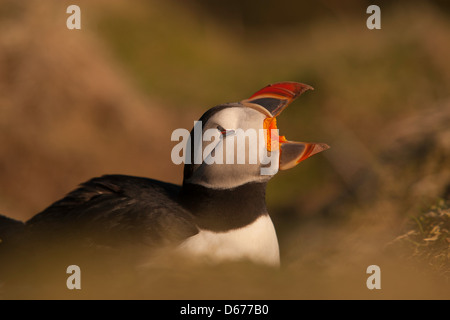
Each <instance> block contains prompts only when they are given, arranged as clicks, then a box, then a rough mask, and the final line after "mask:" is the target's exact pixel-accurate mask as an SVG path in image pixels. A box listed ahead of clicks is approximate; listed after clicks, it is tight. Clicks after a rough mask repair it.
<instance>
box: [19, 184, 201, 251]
mask: <svg viewBox="0 0 450 320" xmlns="http://www.w3.org/2000/svg"><path fill="white" fill-rule="evenodd" d="M179 190H180V186H177V185H174V184H170V183H165V182H161V181H157V180H152V179H146V178H139V177H132V176H123V175H107V176H102V177H100V178H94V179H92V180H89V181H87V182H85V183H83V184H82V185H81V186H80V187H79V188H78V189H76V190H74V191H72V192H71V193H69V194H68V195H67V196H66V197H64V198H63V199H61V200H59V201H57V202H55V203H54V204H52V205H51V206H50V207H48V208H47V209H45V210H44V211H42V212H40V213H38V214H37V215H35V216H34V217H33V218H31V219H30V220H29V221H27V223H26V225H27V228H28V229H29V231H30V233H31V235H34V236H36V235H39V236H41V237H45V238H47V239H54V240H57V239H58V237H61V236H64V237H65V239H69V240H74V241H77V242H78V241H80V242H81V241H86V240H87V241H89V242H90V243H91V244H94V245H112V246H115V245H129V244H137V243H141V244H146V245H149V246H161V245H166V244H172V243H177V242H180V241H183V240H184V239H186V238H188V237H190V236H192V235H195V234H196V233H198V229H197V227H196V225H195V224H194V222H193V217H192V215H191V214H190V213H189V212H188V211H187V210H185V209H184V208H183V207H182V206H181V205H179V204H178V202H177V196H178V193H179Z"/></svg>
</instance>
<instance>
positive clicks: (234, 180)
mask: <svg viewBox="0 0 450 320" xmlns="http://www.w3.org/2000/svg"><path fill="white" fill-rule="evenodd" d="M308 90H313V88H312V87H311V86H309V85H306V84H302V83H298V82H280V83H275V84H272V85H268V86H266V87H264V88H262V89H261V90H259V91H257V92H256V93H254V94H253V95H251V96H250V97H249V98H247V99H244V100H241V101H239V102H234V103H225V104H221V105H218V106H215V107H213V108H211V109H209V110H207V111H206V112H205V113H204V114H203V115H202V116H201V118H200V119H199V121H198V122H195V124H196V125H194V129H192V130H191V131H190V135H189V139H188V141H187V146H188V147H192V148H186V150H187V152H186V154H185V155H184V156H185V163H184V172H183V183H182V185H177V184H172V183H168V182H163V181H158V180H154V179H150V178H143V177H136V176H128V175H119V174H115V175H103V176H100V177H96V178H93V179H91V180H89V181H87V182H84V183H82V184H81V185H79V187H78V188H76V189H75V190H73V191H71V192H70V193H68V194H67V195H66V196H65V197H63V198H62V199H60V200H58V201H56V202H54V203H53V204H51V205H50V206H49V207H47V208H46V209H44V210H43V211H42V212H40V213H38V214H36V215H35V216H33V217H32V218H31V219H29V220H28V221H26V222H25V223H19V222H15V221H12V220H11V219H9V218H6V217H1V219H0V233H1V232H3V234H0V239H2V240H4V241H3V242H4V243H8V242H13V238H15V239H21V241H22V242H24V241H27V242H28V243H38V242H39V243H42V242H43V241H44V243H46V245H45V246H44V247H46V246H47V245H48V244H57V243H67V242H70V243H76V244H77V245H79V246H84V247H102V248H118V247H122V248H132V247H139V248H142V250H144V251H146V252H152V251H156V250H158V249H161V248H170V250H172V251H173V252H176V253H177V254H181V255H184V256H186V257H190V258H194V259H195V260H197V261H208V262H213V263H220V262H224V261H242V260H247V261H250V262H253V263H256V264H262V265H267V266H274V267H277V266H279V265H280V254H279V245H278V240H277V235H276V231H275V228H274V225H273V223H272V220H271V218H270V215H269V213H268V211H267V206H266V201H265V196H266V187H267V183H268V181H269V180H270V179H271V178H272V177H273V176H274V175H275V174H276V173H277V172H278V170H287V169H290V168H293V167H295V166H296V165H297V164H298V163H300V162H301V161H303V160H305V159H307V158H309V157H310V156H312V155H314V154H317V153H319V152H321V151H324V150H326V149H328V148H329V146H328V145H327V144H325V143H311V142H294V141H289V140H287V139H286V138H285V137H284V136H280V135H279V134H278V128H277V123H276V119H277V117H278V116H279V115H280V114H281V113H282V111H283V110H284V109H285V108H286V107H287V106H288V105H289V104H290V103H291V102H292V101H294V100H295V99H296V98H297V97H298V96H300V95H301V94H302V93H304V92H305V91H308ZM252 130H253V131H254V132H256V133H258V134H256V135H254V137H256V140H255V139H250V136H249V137H247V140H245V136H244V140H243V141H244V142H245V143H241V144H239V143H233V144H231V141H233V142H235V141H236V139H237V138H238V136H239V135H238V134H237V132H244V133H245V132H252ZM261 132H262V133H261ZM199 133H201V136H200V140H199V139H198V137H196V135H198V134H199ZM207 133H208V136H209V138H208V139H205V135H206V134H207ZM259 133H261V134H259ZM202 137H203V139H201V138H202ZM213 138H214V139H213ZM233 139H234V140H233ZM199 141H200V142H201V143H200V145H198V144H197V145H196V146H195V143H196V142H199ZM205 141H206V142H207V143H205ZM208 142H209V143H208ZM228 145H231V146H232V148H231V147H230V148H229V149H227V148H226V147H225V146H228ZM221 148H222V149H221ZM224 150H226V151H224ZM250 151H253V152H255V153H256V154H257V155H258V157H252V156H251V152H250ZM242 154H243V156H242ZM198 155H200V157H198ZM239 157H240V159H238V158H239ZM211 160H215V161H211ZM268 160H271V161H270V162H268ZM265 169H266V170H265ZM264 170H265V171H264ZM2 224H3V227H2ZM14 230H16V231H17V232H14ZM14 233H15V237H14ZM8 237H11V239H8ZM8 240H10V241H8ZM0 246H1V243H0Z"/></svg>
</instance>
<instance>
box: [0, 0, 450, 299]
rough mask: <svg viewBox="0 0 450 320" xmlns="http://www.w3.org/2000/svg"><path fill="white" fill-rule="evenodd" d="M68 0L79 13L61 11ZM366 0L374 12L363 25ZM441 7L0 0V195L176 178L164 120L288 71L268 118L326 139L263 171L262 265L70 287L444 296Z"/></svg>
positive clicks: (444, 36) (18, 211) (32, 198)
mask: <svg viewBox="0 0 450 320" xmlns="http://www.w3.org/2000/svg"><path fill="white" fill-rule="evenodd" d="M71 4H76V5H78V6H79V7H80V8H81V30H68V29H67V28H66V19H67V18H68V17H69V14H67V13H66V8H67V7H68V6H69V5H71ZM371 4H378V5H379V6H380V8H381V30H369V29H368V28H367V27H366V20H367V18H368V17H369V14H367V13H366V9H367V7H368V6H369V5H371ZM449 17H450V5H449V4H448V3H447V2H445V1H427V2H425V1H396V2H395V3H392V2H388V1H386V2H382V1H378V2H369V1H340V2H335V1H327V0H322V1H318V2H306V1H288V0H281V1H273V0H272V1H269V0H259V1H256V0H249V1H238V0H228V1H221V2H212V1H206V0H190V1H175V0H171V1H143V0H142V1H140V0H133V1H124V0H123V1H122V0H117V1H106V0H101V1H95V2H94V1H56V0H53V1H42V0H41V1H37V0H36V1H33V0H27V1H15V0H0V30H1V32H0V213H1V214H4V215H6V216H9V217H13V218H15V219H19V220H22V221H26V220H27V219H29V218H30V217H32V216H33V215H34V214H36V213H37V212H39V211H41V210H43V209H44V208H45V207H46V206H48V205H49V204H51V203H52V202H54V201H55V200H57V199H59V198H61V197H63V196H64V195H65V194H66V193H68V192H69V191H71V190H72V189H73V188H75V187H76V186H77V185H78V184H79V183H81V182H84V181H86V180H88V179H90V178H92V177H95V176H100V175H103V174H114V173H117V174H130V175H137V176H145V177H151V178H155V179H160V180H163V181H168V182H173V183H178V184H180V183H181V182H182V171H183V168H182V166H175V165H174V164H172V162H171V158H170V151H171V149H172V147H173V146H174V145H175V144H176V143H175V142H171V141H170V136H171V133H172V131H173V130H174V129H176V128H187V129H190V128H191V127H192V125H193V121H194V120H197V119H198V118H199V117H200V116H201V115H202V113H203V112H205V111H206V110H207V109H208V108H210V107H212V106H214V105H217V104H221V103H225V102H234V101H240V100H242V99H244V98H247V97H249V96H250V95H251V94H253V93H254V92H255V91H257V90H259V89H260V88H262V87H264V86H266V85H267V84H270V83H275V82H279V81H297V82H303V83H306V84H309V85H311V86H313V87H314V88H315V90H314V91H309V92H307V93H305V94H304V95H303V96H301V97H300V98H299V99H298V100H296V102H295V103H293V104H292V105H291V106H290V107H289V108H288V109H286V111H285V112H284V113H283V114H282V115H281V116H280V117H279V119H278V127H279V128H280V133H281V134H282V135H286V137H287V138H288V139H290V140H294V141H310V142H324V143H327V144H329V145H330V146H331V149H330V150H328V151H326V152H323V153H321V154H320V155H317V156H314V157H312V158H311V159H308V160H307V161H304V162H302V163H301V164H300V165H299V166H297V167H296V168H294V169H291V170H288V171H283V172H280V173H279V174H277V176H276V177H275V178H274V179H272V181H271V182H270V183H269V187H268V191H267V202H268V206H269V211H270V213H271V216H272V219H273V220H274V223H275V225H276V228H277V233H278V237H279V241H280V248H281V256H282V269H281V270H280V272H276V273H275V274H274V272H273V270H265V269H257V270H256V271H255V269H254V268H255V267H254V266H248V265H232V266H228V268H226V267H219V268H218V269H214V271H212V270H209V271H210V273H206V274H208V275H209V276H208V277H207V281H203V282H202V281H199V276H200V275H202V279H203V277H204V275H205V273H204V272H202V271H199V270H198V269H196V270H195V271H193V272H192V273H191V274H190V275H191V277H189V276H188V275H187V274H186V273H184V274H183V275H176V276H175V275H174V274H173V272H171V271H173V270H171V271H164V272H162V274H160V275H158V276H155V275H154V274H153V275H152V276H147V278H144V279H142V278H139V281H138V280H136V281H135V282H136V283H134V284H135V286H131V285H130V287H127V290H122V289H117V291H108V292H107V293H106V292H102V291H101V289H98V290H97V291H96V290H94V289H92V290H91V291H90V293H89V292H86V291H85V292H84V294H87V295H88V297H99V296H100V297H105V294H106V297H131V298H136V297H138V298H162V299H165V298H188V299H189V298H220V299H221V298H227V299H229V298H236V299H241V298H245V299H259V298H268V299H277V298H280V299H286V298H287V299H299V298H306V299H309V298H312V299H314V298H446V299H448V298H450V296H449V290H448V288H449V286H450V280H449V278H450V249H449V246H450V234H449V230H450V222H449V219H450V211H449V203H448V201H449V200H450V94H449V93H450V91H449V88H450V59H449V57H450V19H449ZM371 264H377V265H379V266H380V267H381V270H382V279H383V280H382V290H378V291H376V292H373V291H370V290H368V289H367V288H366V286H365V281H366V279H367V277H368V275H367V274H366V268H367V266H369V265H371ZM191 271H192V270H191ZM203 271H204V270H203ZM218 271H219V272H218ZM193 283H195V284H196V285H195V287H196V289H195V290H194V289H192V287H193V286H192V284H193ZM155 288H157V289H155ZM47 294H48V296H49V297H52V292H47ZM89 294H92V295H91V296H89ZM108 294H109V296H108ZM114 294H116V295H114ZM25 296H26V294H25Z"/></svg>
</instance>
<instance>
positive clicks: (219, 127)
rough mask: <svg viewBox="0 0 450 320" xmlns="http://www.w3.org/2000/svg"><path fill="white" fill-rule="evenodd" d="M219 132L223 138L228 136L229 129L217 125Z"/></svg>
mask: <svg viewBox="0 0 450 320" xmlns="http://www.w3.org/2000/svg"><path fill="white" fill-rule="evenodd" d="M217 130H219V131H220V133H221V134H222V135H223V136H226V135H227V129H225V128H224V127H222V126H221V125H217Z"/></svg>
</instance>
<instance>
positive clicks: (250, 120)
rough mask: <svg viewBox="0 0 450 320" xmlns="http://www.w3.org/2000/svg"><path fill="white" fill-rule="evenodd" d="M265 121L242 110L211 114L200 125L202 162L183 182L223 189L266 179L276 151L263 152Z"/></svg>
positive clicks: (252, 111)
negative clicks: (201, 129)
mask: <svg viewBox="0 0 450 320" xmlns="http://www.w3.org/2000/svg"><path fill="white" fill-rule="evenodd" d="M266 118H267V115H266V114H263V113H262V112H260V111H257V110H255V109H252V108H246V107H229V108H224V109H222V110H220V111H218V112H217V113H215V114H213V115H212V116H211V117H210V118H209V119H208V120H207V122H206V123H204V124H203V131H202V138H203V143H202V149H201V152H202V156H203V158H202V159H203V162H202V164H195V165H194V167H193V174H192V176H191V177H190V178H189V179H188V180H186V182H189V183H195V184H199V185H203V186H205V187H209V188H215V189H225V188H232V187H236V186H239V185H242V184H244V183H248V182H262V181H267V180H269V179H270V178H271V177H272V176H273V175H274V174H275V173H276V172H277V171H278V161H279V152H278V151H272V152H268V151H267V147H266V146H267V144H266V136H265V131H264V130H263V129H264V120H265V119H266ZM194 152H196V151H195V149H194ZM197 152H200V148H199V149H198V150H197Z"/></svg>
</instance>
